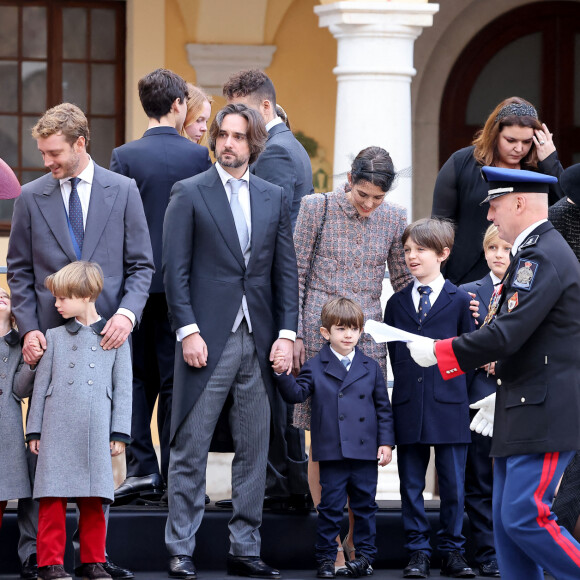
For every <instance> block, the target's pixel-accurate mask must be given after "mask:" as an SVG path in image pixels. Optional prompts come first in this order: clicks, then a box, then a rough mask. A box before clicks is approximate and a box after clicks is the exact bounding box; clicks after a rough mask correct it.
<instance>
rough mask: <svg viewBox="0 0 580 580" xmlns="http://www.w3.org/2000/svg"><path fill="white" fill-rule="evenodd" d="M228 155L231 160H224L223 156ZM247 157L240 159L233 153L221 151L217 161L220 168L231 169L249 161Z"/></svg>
mask: <svg viewBox="0 0 580 580" xmlns="http://www.w3.org/2000/svg"><path fill="white" fill-rule="evenodd" d="M225 154H229V155H231V156H232V159H225V158H224V155H225ZM249 159H250V158H249V157H240V156H238V155H236V154H235V153H234V152H233V151H221V152H220V154H219V155H218V156H217V160H218V162H219V164H220V165H221V166H222V167H233V168H234V169H235V168H238V167H242V165H245V164H246V163H247V162H248V161H249Z"/></svg>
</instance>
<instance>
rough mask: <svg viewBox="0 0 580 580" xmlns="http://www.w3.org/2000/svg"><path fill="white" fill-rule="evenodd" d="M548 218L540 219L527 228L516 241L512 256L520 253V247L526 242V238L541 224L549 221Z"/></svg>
mask: <svg viewBox="0 0 580 580" xmlns="http://www.w3.org/2000/svg"><path fill="white" fill-rule="evenodd" d="M547 221H548V220H547V219H543V220H540V221H538V222H536V223H535V224H532V225H531V226H530V227H528V228H526V229H525V230H524V231H523V232H522V233H521V234H520V235H519V236H518V237H517V238H516V239H515V241H514V243H513V246H512V256H515V255H516V254H517V253H518V248H519V247H520V246H521V245H522V244H523V243H524V241H525V239H526V238H527V237H528V236H529V235H530V234H531V233H532V232H533V231H534V230H535V229H536V228H537V227H538V226H539V225H540V224H543V223H544V222H547Z"/></svg>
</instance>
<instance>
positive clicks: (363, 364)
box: [334, 349, 369, 390]
mask: <svg viewBox="0 0 580 580" xmlns="http://www.w3.org/2000/svg"><path fill="white" fill-rule="evenodd" d="M334 358H336V357H334ZM337 360H338V359H337ZM338 364H340V365H341V366H342V364H341V363H340V361H339V363H338ZM368 372H369V370H368V368H367V361H363V360H362V356H361V354H360V352H359V351H358V349H357V350H356V352H355V354H354V359H353V360H352V364H351V365H350V369H349V370H348V373H347V374H346V377H345V379H344V381H343V382H342V387H341V390H342V389H346V388H347V387H350V385H352V384H353V383H355V382H356V381H358V380H359V379H361V378H362V377H364V376H365V375H367V374H368Z"/></svg>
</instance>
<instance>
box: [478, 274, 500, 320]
mask: <svg viewBox="0 0 580 580" xmlns="http://www.w3.org/2000/svg"><path fill="white" fill-rule="evenodd" d="M502 290H503V284H500V285H499V286H496V287H495V288H494V290H493V294H492V295H491V298H490V300H489V306H488V307H487V316H486V317H485V320H484V321H483V324H482V326H485V325H486V324H489V323H490V322H491V321H492V320H493V319H494V318H495V315H496V314H497V307H498V305H499V299H500V298H501V293H502Z"/></svg>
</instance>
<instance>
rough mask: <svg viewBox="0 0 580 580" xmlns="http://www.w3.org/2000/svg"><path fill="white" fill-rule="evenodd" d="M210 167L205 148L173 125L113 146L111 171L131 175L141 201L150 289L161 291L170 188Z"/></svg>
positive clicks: (158, 128)
mask: <svg viewBox="0 0 580 580" xmlns="http://www.w3.org/2000/svg"><path fill="white" fill-rule="evenodd" d="M210 167H211V161H210V159H209V153H208V151H207V149H206V148H205V147H202V146H201V145H198V144H197V143H193V142H191V141H190V140H189V139H186V138H185V137H182V136H181V135H180V134H179V133H178V132H177V131H176V130H175V129H174V128H173V127H153V128H151V129H148V130H147V131H145V134H144V135H143V137H142V138H141V139H137V140H136V141H131V142H130V143H126V144H125V145H121V147H117V148H116V149H113V154H112V156H111V166H110V169H111V171H115V172H116V173H120V174H121V175H126V176H127V177H131V178H133V179H134V180H135V181H136V182H137V187H138V188H139V193H140V195H141V199H142V201H143V208H144V209H145V217H146V218H147V225H148V226H149V235H150V236H151V246H152V248H153V260H154V262H155V274H154V275H153V280H152V282H151V288H150V290H149V291H150V292H163V273H162V272H161V246H162V243H163V217H164V216H165V210H166V209H167V204H168V203H169V193H170V191H171V188H172V187H173V184H174V183H176V182H177V181H181V180H182V179H187V178H188V177H192V176H193V175H197V174H198V173H201V172H202V171H206V170H207V169H209V168H210Z"/></svg>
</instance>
